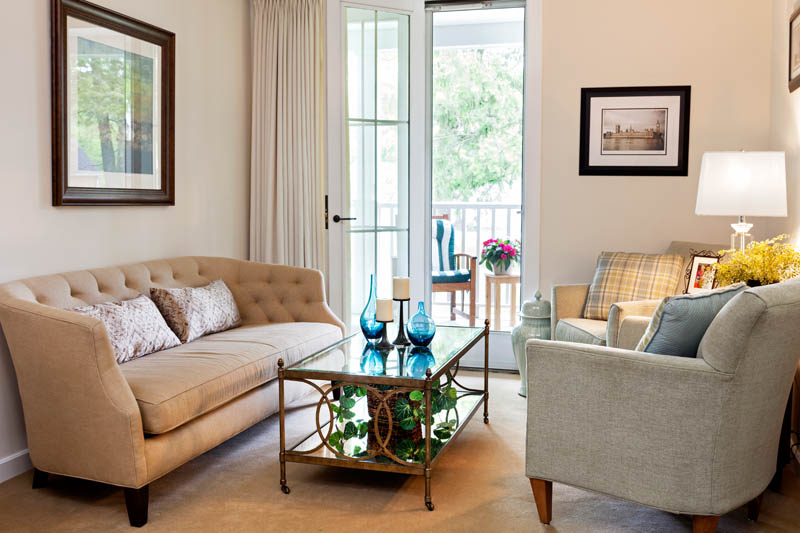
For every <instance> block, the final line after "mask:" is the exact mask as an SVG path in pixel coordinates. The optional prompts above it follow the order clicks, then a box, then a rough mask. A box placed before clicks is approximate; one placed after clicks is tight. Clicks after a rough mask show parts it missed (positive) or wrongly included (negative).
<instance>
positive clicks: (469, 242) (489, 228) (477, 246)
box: [378, 202, 522, 329]
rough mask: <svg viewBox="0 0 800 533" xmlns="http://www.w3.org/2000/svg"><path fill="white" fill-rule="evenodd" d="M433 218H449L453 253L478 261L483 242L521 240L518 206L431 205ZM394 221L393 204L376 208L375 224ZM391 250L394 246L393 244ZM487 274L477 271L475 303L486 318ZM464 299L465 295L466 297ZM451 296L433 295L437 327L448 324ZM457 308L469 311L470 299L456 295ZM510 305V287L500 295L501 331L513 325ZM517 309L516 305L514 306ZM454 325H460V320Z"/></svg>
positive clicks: (480, 314)
mask: <svg viewBox="0 0 800 533" xmlns="http://www.w3.org/2000/svg"><path fill="white" fill-rule="evenodd" d="M432 214H433V215H434V216H441V215H445V214H446V215H448V218H449V219H450V221H451V222H452V223H453V229H454V232H455V252H456V253H465V254H469V255H473V256H476V257H478V258H480V253H481V249H482V247H483V242H484V241H485V240H487V239H490V238H510V239H519V240H522V239H521V236H522V207H521V205H520V204H512V203H483V202H447V203H434V204H433V206H432ZM396 217H397V205H396V204H379V205H378V220H379V223H381V224H384V223H387V224H391V223H392V222H393V221H394V220H396ZM392 244H393V247H394V246H395V245H396V243H392ZM486 272H487V270H486V269H485V268H484V267H482V266H479V267H478V279H477V291H476V302H477V304H478V309H477V316H479V317H483V316H485V302H486V294H485V290H486V277H485V275H486ZM465 296H466V295H465ZM449 298H450V296H449V295H448V294H447V293H436V294H434V295H433V312H434V318H435V319H436V320H437V322H439V323H443V322H446V321H449V319H450V312H449V308H448V306H447V303H448V302H449ZM457 298H458V308H459V309H460V308H461V307H462V303H463V307H464V310H465V311H467V310H468V307H469V300H468V298H469V296H467V301H466V302H462V301H461V295H460V294H459V295H457ZM509 305H511V302H510V287H509V286H508V285H504V286H503V294H502V307H503V308H504V309H503V312H502V313H501V316H502V322H503V324H502V328H498V329H508V328H510V327H511V326H513V324H509V323H508V320H509V319H508V316H509V310H508V306H509ZM516 305H519V302H516ZM457 322H459V323H463V322H464V321H463V320H462V319H458V320H457Z"/></svg>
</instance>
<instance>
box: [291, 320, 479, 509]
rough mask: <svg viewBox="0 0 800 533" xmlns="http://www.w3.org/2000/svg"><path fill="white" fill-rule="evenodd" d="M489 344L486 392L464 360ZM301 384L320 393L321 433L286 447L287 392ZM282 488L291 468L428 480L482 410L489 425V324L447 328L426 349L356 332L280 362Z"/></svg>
mask: <svg viewBox="0 0 800 533" xmlns="http://www.w3.org/2000/svg"><path fill="white" fill-rule="evenodd" d="M481 340H483V342H484V365H483V388H482V389H476V388H470V387H465V386H464V385H462V384H461V383H459V381H458V378H457V374H458V369H459V364H460V361H461V358H462V357H463V356H464V355H465V354H466V353H467V352H469V350H470V349H471V348H472V347H473V346H475V345H476V344H478V342H480V341H481ZM287 381H294V382H301V383H305V384H306V385H308V386H310V387H312V388H313V389H314V390H316V391H317V393H318V394H319V400H318V402H317V407H316V418H315V423H316V428H315V430H314V431H313V433H311V434H310V435H309V436H308V437H307V438H306V439H304V440H303V441H302V442H300V444H298V445H297V446H294V447H293V448H290V449H286V438H285V435H286V428H285V425H286V413H285V406H284V403H285V401H284V400H285V396H284V392H285V387H286V383H285V382H287ZM278 386H279V401H280V448H281V449H280V464H281V490H283V492H284V493H286V494H289V486H288V485H287V484H286V463H309V464H317V465H328V466H340V467H345V468H358V469H365V470H378V471H385V472H397V473H403V474H412V475H418V476H425V505H426V507H427V508H428V509H429V510H431V511H433V502H432V500H431V471H432V469H433V466H434V465H435V464H436V461H437V460H438V459H439V457H441V455H442V453H443V452H444V450H445V449H446V448H447V447H448V445H449V444H450V443H451V442H453V440H454V439H455V438H456V436H457V435H458V434H459V433H460V432H461V430H462V429H463V428H464V426H465V425H466V424H467V422H469V420H470V419H471V418H472V415H474V414H475V413H476V412H477V410H478V409H479V408H480V407H481V405H483V421H484V423H486V424H488V423H489V403H488V401H489V321H488V320H487V321H486V323H485V326H484V327H483V328H466V327H455V326H441V327H439V328H437V330H436V336H435V337H434V339H433V342H432V343H431V344H430V346H428V347H427V348H422V347H414V346H394V347H393V348H392V349H389V350H386V351H381V350H378V349H377V348H376V347H374V346H373V345H371V344H369V343H367V341H366V340H365V339H364V337H363V336H362V335H361V334H360V333H357V334H355V335H352V336H350V337H347V338H346V339H344V340H342V341H339V342H337V343H336V344H333V345H331V346H329V347H327V348H325V349H324V350H321V351H319V352H317V353H315V354H313V355H311V356H309V357H307V358H305V359H303V360H302V361H300V362H299V363H297V364H295V365H292V366H290V367H287V368H284V363H283V360H282V359H281V360H279V361H278Z"/></svg>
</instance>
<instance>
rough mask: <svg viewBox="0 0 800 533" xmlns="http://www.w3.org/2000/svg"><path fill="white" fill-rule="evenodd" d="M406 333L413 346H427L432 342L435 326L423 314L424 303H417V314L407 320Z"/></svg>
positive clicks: (424, 313)
mask: <svg viewBox="0 0 800 533" xmlns="http://www.w3.org/2000/svg"><path fill="white" fill-rule="evenodd" d="M406 332H407V333H408V338H409V339H410V340H411V343H412V344H413V345H414V346H427V345H429V344H430V343H431V341H432V340H433V336H434V335H435V334H436V324H435V323H434V322H433V319H432V318H431V317H430V316H429V315H428V314H427V313H426V312H425V303H424V302H420V303H419V306H418V307H417V313H416V314H415V315H414V316H412V317H411V318H409V319H408V325H407V326H406Z"/></svg>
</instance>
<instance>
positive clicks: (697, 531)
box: [692, 515, 719, 533]
mask: <svg viewBox="0 0 800 533" xmlns="http://www.w3.org/2000/svg"><path fill="white" fill-rule="evenodd" d="M717 524H719V517H718V516H706V515H695V516H694V518H693V519H692V532H693V533H714V532H715V531H716V530H717Z"/></svg>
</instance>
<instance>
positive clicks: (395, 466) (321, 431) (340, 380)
mask: <svg viewBox="0 0 800 533" xmlns="http://www.w3.org/2000/svg"><path fill="white" fill-rule="evenodd" d="M476 329H477V328H476ZM481 339H483V341H484V365H483V389H474V388H469V387H465V386H464V385H462V384H461V383H459V382H458V381H457V374H458V369H459V364H460V361H461V358H462V357H463V356H464V355H466V354H467V353H468V352H469V351H470V349H472V347H473V346H475V345H476V344H478V342H480V341H481ZM352 340H353V336H350V337H347V338H345V339H343V340H341V341H339V342H338V343H336V344H334V345H332V346H329V347H328V348H326V349H325V350H323V351H321V352H318V353H323V352H327V351H330V350H333V349H335V348H336V347H337V346H341V345H343V344H345V343H348V342H352ZM315 355H316V354H315ZM315 355H312V356H310V357H308V358H306V359H304V360H303V361H300V362H298V363H296V364H294V365H292V366H290V367H287V368H284V362H283V359H279V360H278V394H279V404H280V465H281V479H280V485H281V490H282V491H283V492H284V493H285V494H289V492H290V490H289V486H288V485H287V484H286V463H305V464H315V465H326V466H338V467H344V468H356V469H361V470H375V471H381V472H395V473H401V474H411V475H416V476H425V506H426V507H427V508H428V510H430V511H433V509H434V505H433V501H432V500H431V472H432V470H433V466H434V465H435V464H436V462H437V461H438V460H439V458H440V457H441V456H442V454H443V453H444V450H445V449H446V448H447V447H448V446H449V445H450V443H451V442H453V441H454V440H455V439H456V437H457V436H458V434H459V433H461V430H462V429H463V428H464V427H465V426H466V425H467V424H468V423H469V421H470V419H471V418H472V416H473V415H474V414H475V412H477V410H478V409H479V408H480V407H481V405H483V422H484V423H485V424H488V423H489V320H486V321H485V322H484V328H483V330H482V331H481V332H480V333H479V334H478V335H477V336H475V337H474V339H472V340H471V341H470V342H469V343H468V344H466V345H465V346H464V347H463V348H462V349H461V350H460V351H459V352H458V353H457V354H456V355H454V356H452V357H451V359H450V360H449V361H448V362H447V363H446V364H444V365H443V366H442V367H440V368H439V369H438V370H437V371H436V372H433V373H432V372H431V369H430V368H428V369H427V371H426V372H425V378H424V379H423V378H412V377H390V376H381V375H359V374H348V373H344V372H337V371H333V370H331V371H326V370H303V369H301V368H299V367H301V366H302V365H303V364H304V362H305V361H307V360H309V359H311V358H313V357H315ZM450 370H452V373H451V374H450V376H452V382H453V384H454V385H455V386H456V388H457V391H458V398H459V399H462V398H465V397H470V400H471V401H470V403H472V402H474V404H472V405H471V407H470V408H469V410H468V412H467V413H466V416H464V415H463V414H461V413H458V414H457V416H458V418H459V422H458V427H457V428H456V429H455V431H454V432H453V434H452V435H451V436H450V437H449V438H448V439H447V440H446V441H445V442H444V444H443V445H442V447H441V449H440V450H439V452H438V453H437V454H436V455H435V456H434V457H431V427H432V425H433V424H432V423H431V396H432V394H431V391H432V390H433V388H434V387H436V386H438V384H439V381H440V379H441V378H442V376H445V375H446V374H447V373H448V372H449V371H450ZM287 380H288V381H296V382H302V383H305V384H307V385H309V386H310V387H312V388H313V389H315V390H316V391H317V392H318V393H319V394H320V399H319V401H318V402H317V407H316V419H315V421H316V426H317V427H316V429H315V430H314V431H313V432H312V433H310V434H309V435H308V436H307V437H306V438H305V439H303V440H302V441H301V442H300V443H299V444H298V445H296V446H294V447H293V448H290V449H288V450H287V449H286V427H285V426H286V411H285V405H284V382H285V381H287ZM314 381H326V382H329V383H330V384H325V385H323V386H320V385H318V384H317V383H314ZM348 385H350V386H355V387H361V388H365V389H367V390H368V392H369V393H372V394H375V395H377V396H378V397H379V399H380V400H379V401H380V404H379V407H378V409H377V413H380V412H381V411H383V412H385V413H386V416H387V417H388V426H389V429H388V433H387V434H386V436H385V438H384V437H383V436H382V435H381V434H380V432H379V429H378V418H379V417H378V416H375V418H374V420H373V421H372V422H374V435H376V440H377V441H378V442H377V446H378V448H377V450H373V451H371V452H370V453H368V454H367V455H366V456H363V457H351V456H349V455H345V454H342V453H339V452H338V451H337V450H336V449H335V448H334V447H333V446H331V445H330V444H329V443H328V438H329V437H330V435H331V433H332V432H333V426H334V424H333V423H331V422H332V421H333V420H334V415H333V409H332V406H331V402H332V401H336V400H338V399H339V394H340V391H341V390H342V388H343V387H345V386H348ZM379 385H391V386H392V388H391V389H389V390H381V389H379V388H378V387H376V386H379ZM414 390H419V391H422V392H423V395H424V403H425V418H426V421H425V422H426V423H425V424H424V428H425V431H424V440H425V461H424V462H421V463H413V462H409V461H404V460H403V459H400V458H399V457H397V456H396V455H395V454H394V452H393V451H392V450H390V449H389V448H388V445H389V443H390V437H391V431H392V429H391V428H392V416H393V413H392V412H391V411H392V410H391V409H390V408H389V406H388V404H387V401H388V400H389V399H390V397H391V396H393V395H395V394H398V393H401V392H411V391H414ZM329 396H330V397H329ZM476 399H477V400H476ZM362 401H366V398H362ZM323 404H324V405H326V406H327V408H328V413H329V418H328V421H325V422H323V423H320V411H321V410H322V406H323ZM325 432H327V433H325ZM310 439H319V441H320V442H319V443H318V444H317V445H316V446H315V447H313V448H312V449H310V450H302V451H301V450H299V449H298V448H301V447H302V446H303V444H305V443H307V442H309V441H310ZM331 454H333V456H331ZM377 456H383V457H385V458H388V461H387V460H386V459H384V460H383V462H378V461H376V460H373V459H375V458H376V457H377Z"/></svg>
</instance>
